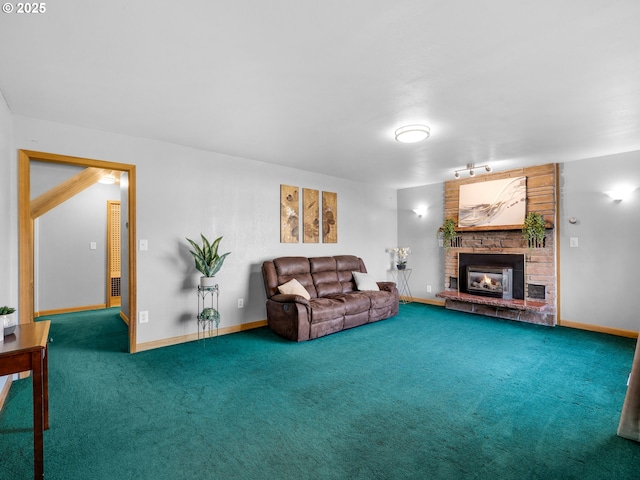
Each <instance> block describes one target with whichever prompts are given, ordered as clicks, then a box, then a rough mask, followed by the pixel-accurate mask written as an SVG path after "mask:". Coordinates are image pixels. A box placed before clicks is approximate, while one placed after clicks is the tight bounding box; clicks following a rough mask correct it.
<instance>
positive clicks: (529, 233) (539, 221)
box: [522, 212, 546, 249]
mask: <svg viewBox="0 0 640 480" xmlns="http://www.w3.org/2000/svg"><path fill="white" fill-rule="evenodd" d="M545 233H546V232H545V223H544V217H543V216H542V215H541V214H539V213H536V212H529V213H528V214H527V216H526V217H525V219H524V224H523V225H522V236H523V237H524V239H525V240H526V241H527V245H528V246H529V248H530V249H532V248H533V247H535V246H538V247H541V246H543V245H544V236H545Z"/></svg>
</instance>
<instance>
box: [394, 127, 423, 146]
mask: <svg viewBox="0 0 640 480" xmlns="http://www.w3.org/2000/svg"><path fill="white" fill-rule="evenodd" d="M395 135H396V140H397V141H398V142H400V143H416V142H422V141H423V140H426V139H427V138H429V135H431V129H430V128H429V127H427V126H426V125H405V126H404V127H400V128H399V129H397V130H396V133H395Z"/></svg>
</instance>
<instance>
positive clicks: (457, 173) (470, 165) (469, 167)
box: [453, 163, 492, 178]
mask: <svg viewBox="0 0 640 480" xmlns="http://www.w3.org/2000/svg"><path fill="white" fill-rule="evenodd" d="M478 168H484V169H485V170H486V171H487V172H490V171H491V170H492V169H491V167H490V166H489V165H480V166H476V165H475V164H474V163H467V168H461V169H460V170H456V171H455V172H453V176H454V177H455V178H460V172H464V171H465V170H466V171H468V172H469V176H470V177H473V176H475V174H476V169H478Z"/></svg>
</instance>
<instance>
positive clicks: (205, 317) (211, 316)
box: [198, 307, 220, 328]
mask: <svg viewBox="0 0 640 480" xmlns="http://www.w3.org/2000/svg"><path fill="white" fill-rule="evenodd" d="M198 320H200V321H201V322H214V323H215V324H216V328H218V325H219V324H220V312H219V311H218V310H216V309H215V308H211V307H207V308H204V309H203V310H202V312H200V315H199V316H198Z"/></svg>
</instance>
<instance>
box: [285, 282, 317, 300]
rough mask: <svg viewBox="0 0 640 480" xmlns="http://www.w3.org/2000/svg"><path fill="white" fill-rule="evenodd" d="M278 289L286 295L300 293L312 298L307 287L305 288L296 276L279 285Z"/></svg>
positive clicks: (304, 296) (302, 295)
mask: <svg viewBox="0 0 640 480" xmlns="http://www.w3.org/2000/svg"><path fill="white" fill-rule="evenodd" d="M278 291H279V292H280V293H284V294H286V295H300V296H301V297H303V298H306V299H307V300H309V299H310V298H311V295H309V292H308V291H307V289H306V288H304V287H303V286H302V285H301V284H300V282H298V281H297V280H296V279H295V278H292V279H291V280H289V281H288V282H287V283H283V284H282V285H279V286H278Z"/></svg>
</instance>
